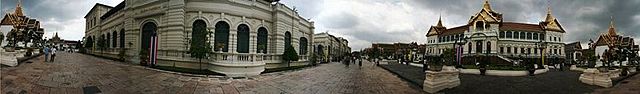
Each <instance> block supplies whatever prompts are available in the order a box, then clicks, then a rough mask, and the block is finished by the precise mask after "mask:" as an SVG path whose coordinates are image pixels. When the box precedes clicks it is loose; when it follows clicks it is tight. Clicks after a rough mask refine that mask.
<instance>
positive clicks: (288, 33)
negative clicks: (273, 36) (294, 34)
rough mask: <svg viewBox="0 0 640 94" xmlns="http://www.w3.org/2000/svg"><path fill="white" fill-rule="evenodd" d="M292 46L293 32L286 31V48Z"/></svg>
mask: <svg viewBox="0 0 640 94" xmlns="http://www.w3.org/2000/svg"><path fill="white" fill-rule="evenodd" d="M289 46H291V33H290V32H289V31H287V32H285V33H284V48H285V49H286V48H287V47H289Z"/></svg>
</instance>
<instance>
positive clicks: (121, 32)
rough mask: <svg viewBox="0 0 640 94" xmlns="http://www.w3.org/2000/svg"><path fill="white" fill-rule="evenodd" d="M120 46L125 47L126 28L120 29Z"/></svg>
mask: <svg viewBox="0 0 640 94" xmlns="http://www.w3.org/2000/svg"><path fill="white" fill-rule="evenodd" d="M120 48H124V29H122V30H120Z"/></svg>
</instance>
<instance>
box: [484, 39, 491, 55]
mask: <svg viewBox="0 0 640 94" xmlns="http://www.w3.org/2000/svg"><path fill="white" fill-rule="evenodd" d="M485 53H491V42H490V41H487V49H486V52H485Z"/></svg>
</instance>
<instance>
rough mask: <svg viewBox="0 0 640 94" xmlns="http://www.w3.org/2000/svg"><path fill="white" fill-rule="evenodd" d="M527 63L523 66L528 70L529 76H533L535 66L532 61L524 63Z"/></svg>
mask: <svg viewBox="0 0 640 94" xmlns="http://www.w3.org/2000/svg"><path fill="white" fill-rule="evenodd" d="M526 64H527V65H525V67H526V68H527V71H528V72H529V76H533V75H534V74H535V72H536V68H535V66H534V64H533V63H531V62H528V63H526Z"/></svg>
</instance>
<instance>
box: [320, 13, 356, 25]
mask: <svg viewBox="0 0 640 94" xmlns="http://www.w3.org/2000/svg"><path fill="white" fill-rule="evenodd" d="M328 18H330V20H327V21H325V22H327V23H331V24H328V25H326V26H327V27H328V28H334V29H343V28H353V27H354V26H357V25H358V24H359V23H360V22H361V21H359V20H363V19H364V18H358V17H356V16H354V15H353V14H349V13H344V12H343V13H340V14H337V15H331V16H329V17H328Z"/></svg>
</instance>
